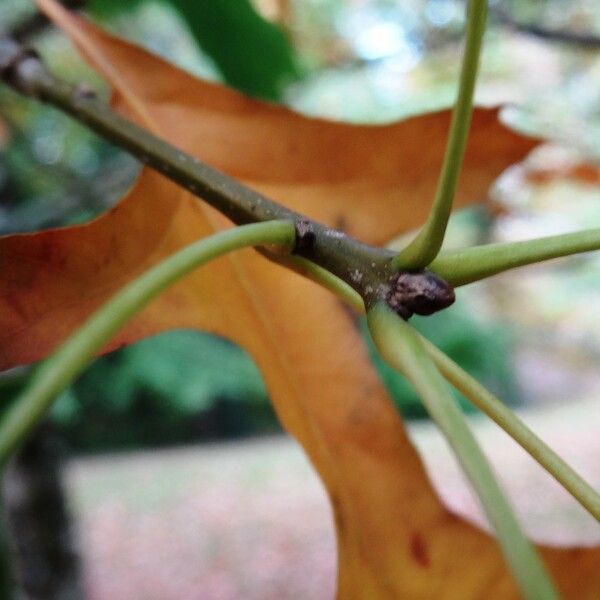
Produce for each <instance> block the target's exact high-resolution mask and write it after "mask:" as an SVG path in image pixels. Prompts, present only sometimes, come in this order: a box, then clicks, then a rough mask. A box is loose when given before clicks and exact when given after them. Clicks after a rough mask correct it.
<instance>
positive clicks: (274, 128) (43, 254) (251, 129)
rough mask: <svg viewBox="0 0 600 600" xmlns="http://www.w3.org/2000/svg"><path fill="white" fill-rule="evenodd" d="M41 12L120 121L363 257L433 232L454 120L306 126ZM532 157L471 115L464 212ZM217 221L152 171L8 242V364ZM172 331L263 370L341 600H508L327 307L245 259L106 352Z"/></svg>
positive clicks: (329, 303)
mask: <svg viewBox="0 0 600 600" xmlns="http://www.w3.org/2000/svg"><path fill="white" fill-rule="evenodd" d="M38 4H39V5H40V6H41V7H43V8H44V10H45V11H46V12H47V13H48V14H49V15H50V16H51V17H52V18H53V19H54V20H55V21H56V22H57V23H58V24H59V25H60V26H61V27H62V28H63V29H64V30H65V31H66V32H67V33H68V34H69V35H70V36H71V37H72V39H73V40H74V41H75V42H76V44H77V45H78V46H79V48H80V50H81V51H82V52H83V54H84V55H85V56H86V57H87V58H88V60H90V62H91V63H92V64H93V65H94V66H95V67H96V68H97V69H98V70H99V71H100V72H102V73H103V74H104V76H105V77H106V78H107V79H108V81H109V82H110V84H111V85H112V86H113V88H114V90H115V105H116V106H117V107H118V108H119V110H121V111H122V112H123V113H124V114H127V115H129V116H130V117H131V118H133V119H135V120H137V121H138V122H140V123H141V124H143V125H144V126H146V127H148V128H150V129H152V130H153V131H154V132H156V133H157V134H159V135H161V136H163V137H165V138H167V139H169V140H170V141H171V142H173V143H175V144H178V145H180V147H182V148H183V149H185V150H187V151H189V152H191V153H193V154H195V155H196V156H198V157H200V158H202V159H204V160H206V161H207V162H210V163H212V164H213V165H215V166H217V167H219V168H221V169H223V170H225V171H227V172H228V173H230V174H231V175H234V176H236V177H239V178H242V179H243V180H244V181H246V182H247V183H249V184H250V185H252V186H253V187H256V188H257V189H260V190H261V191H263V192H266V193H268V194H270V195H272V196H273V197H275V198H277V199H279V200H281V201H282V202H285V203H287V204H289V205H290V206H292V207H293V208H295V209H297V210H300V211H301V212H305V213H308V214H310V215H311V216H313V217H315V218H317V219H319V220H322V221H325V222H328V223H330V224H333V225H335V224H338V225H339V224H340V223H341V224H343V225H344V226H345V227H346V229H347V230H348V231H350V232H351V233H353V234H355V235H357V236H359V237H361V238H362V239H364V240H365V241H368V242H380V241H382V240H384V239H386V238H388V237H389V236H390V235H392V234H396V233H398V231H399V230H405V229H406V228H408V227H412V226H415V225H416V224H417V223H418V222H419V221H421V220H422V219H423V217H424V216H425V214H426V211H427V208H428V204H429V199H430V197H431V192H432V190H433V186H434V181H435V177H436V174H437V167H438V165H439V163H440V161H441V153H442V146H443V141H442V140H443V137H444V134H445V130H446V128H447V124H448V114H447V113H438V114H435V115H428V116H425V117H419V118H417V119H411V120H410V121H407V122H404V123H401V124H397V125H390V126H384V127H360V126H350V125H341V124H333V123H328V122H325V121H320V120H314V119H306V118H304V117H299V116H297V115H294V114H293V113H291V112H289V111H287V110H285V109H282V108H278V107H274V106H269V105H266V104H261V103H258V102H255V101H251V100H249V99H247V98H244V97H242V96H240V95H238V94H235V93H234V92H232V91H229V90H226V89H224V88H221V87H218V86H214V85H212V84H207V83H204V82H201V81H198V80H195V79H193V78H191V77H190V76H188V75H186V74H184V73H182V72H180V71H178V70H177V69H175V68H173V67H172V66H169V65H168V64H167V63H164V62H163V61H160V60H159V59H157V58H155V57H152V56H151V55H149V54H147V53H145V52H144V51H142V50H140V49H139V48H135V47H133V46H131V45H129V44H127V43H125V42H123V41H120V40H117V39H115V38H112V37H110V36H108V35H107V34H105V33H103V32H101V31H99V30H98V29H96V28H95V27H93V26H92V25H90V24H88V23H86V22H85V21H82V20H80V19H78V18H76V17H74V16H72V15H70V14H69V13H67V12H66V11H64V9H62V8H60V7H59V6H58V5H57V4H56V3H55V2H54V1H51V0H40V1H39V2H38ZM149 74H151V75H150V76H149ZM532 143H533V142H531V141H530V140H524V139H521V138H519V137H518V136H516V135H515V134H512V133H510V132H507V131H506V130H504V129H503V128H501V127H500V126H499V125H498V124H497V122H496V119H495V114H494V113H493V112H485V111H481V112H478V113H477V114H476V118H475V122H474V133H473V136H472V140H471V144H470V149H469V157H468V159H467V168H466V171H465V175H464V177H463V181H462V187H461V199H462V203H463V204H464V203H466V202H468V201H474V200H478V199H480V198H481V197H483V196H484V194H485V190H486V188H487V186H488V184H489V183H490V182H491V180H492V179H493V178H494V177H495V176H496V175H497V174H498V173H499V171H501V170H502V169H503V168H504V167H506V166H507V165H508V164H510V163H511V162H512V161H514V160H517V159H518V158H519V157H521V156H522V155H523V153H524V152H525V151H527V149H529V148H530V147H531V145H532ZM225 223H226V221H225V220H224V219H223V218H222V217H220V216H219V215H217V214H216V213H215V211H213V210H212V209H210V208H208V207H206V206H204V205H203V204H202V203H199V202H198V201H197V200H195V199H193V198H192V197H190V196H189V194H187V193H185V192H183V191H181V190H179V189H178V188H176V187H175V186H174V185H173V184H171V183H170V182H168V181H166V180H165V179H164V178H163V177H161V176H159V175H157V174H155V173H152V172H151V171H147V170H146V171H144V172H143V173H142V175H141V177H140V179H139V181H138V183H137V185H136V186H135V188H134V189H133V190H132V192H131V193H130V194H129V196H128V197H127V198H126V199H125V200H123V201H122V202H121V203H120V204H119V205H118V206H117V207H116V208H115V209H113V210H112V211H110V212H109V213H108V214H106V215H104V216H103V217H101V218H99V219H97V220H96V221H94V222H92V223H90V224H88V225H84V226H80V227H72V228H65V229H59V230H54V231H48V232H42V233H39V234H35V235H25V236H12V237H9V238H5V239H3V240H1V241H0V246H1V247H0V278H1V288H0V289H2V290H3V293H2V299H1V303H2V304H1V308H0V319H2V321H1V322H2V327H1V328H0V331H1V332H2V333H1V335H2V342H1V344H0V362H1V363H2V364H3V365H4V366H8V365H11V364H15V363H18V362H26V361H30V360H34V359H38V358H41V357H42V356H44V355H46V354H47V353H48V351H49V350H50V349H51V348H52V347H53V346H54V345H55V344H56V343H57V342H58V341H60V340H61V339H63V338H64V337H65V336H66V335H67V334H68V333H69V332H70V331H72V330H73V328H75V327H76V326H77V324H78V323H80V322H81V320H82V319H83V318H84V317H85V315H87V314H89V313H90V312H91V311H92V310H93V309H94V308H95V307H97V306H98V305H99V304H100V303H101V302H103V301H104V300H105V299H106V298H107V297H108V296H109V295H110V294H112V293H113V292H114V291H115V290H116V289H117V288H118V287H119V286H121V285H122V284H123V283H125V282H126V281H128V280H130V279H131V278H133V277H135V275H136V274H138V273H139V272H140V271H141V270H142V269H145V268H146V267H148V266H149V265H150V264H152V263H154V262H156V261H157V260H160V259H161V258H162V257H164V256H166V255H168V254H170V253H171V252H173V251H174V250H175V249H177V248H179V247H181V246H182V245H184V244H187V243H189V242H190V241H192V240H194V239H197V238H198V237H202V236H204V235H207V234H209V233H210V232H211V231H213V230H214V229H216V228H220V227H223V226H224V225H225ZM174 327H194V328H199V329H202V330H208V331H213V332H216V333H219V334H221V335H224V336H226V337H228V338H230V339H232V340H234V341H235V342H237V343H238V344H240V345H241V346H243V347H244V348H245V349H247V350H248V351H249V352H250V353H251V355H252V356H253V357H254V358H255V360H256V361H257V363H258V366H259V368H260V370H261V372H262V373H263V375H264V377H265V380H266V383H267V386H268V388H269V391H270V394H271V397H272V400H273V403H274V405H275V407H276V410H277V412H278V415H279V417H280V419H281V421H282V423H283V425H284V426H285V427H286V429H287V430H288V431H289V432H290V433H292V434H293V435H294V436H295V437H296V438H297V439H298V440H299V441H300V443H301V444H302V445H303V446H304V449H305V450H306V452H307V454H308V455H309V457H310V459H311V460H312V462H313V464H314V466H315V468H316V469H317V470H318V472H319V474H320V476H321V478H322V480H323V482H324V484H325V486H326V487H327V490H328V492H329V496H330V498H331V502H332V506H333V509H334V514H335V517H336V529H337V537H338V550H339V564H340V569H339V582H338V586H339V596H340V597H341V598H358V597H360V598H361V599H364V598H377V599H380V598H387V597H389V598H398V597H411V598H412V597H449V598H479V597H484V596H485V597H494V598H501V597H514V596H515V595H516V590H515V587H514V584H513V582H512V580H511V578H510V576H509V574H508V573H507V570H506V567H505V565H504V562H503V559H502V557H501V556H500V553H499V550H498V548H497V546H496V544H495V543H494V542H493V541H492V540H491V539H490V538H489V536H488V535H486V534H485V533H482V532H481V531H479V530H477V529H476V528H475V527H473V526H471V525H468V524H467V523H465V522H464V521H462V520H461V519H459V518H457V517H455V516H453V515H451V514H450V513H449V512H448V511H447V510H446V509H445V508H444V507H443V505H442V504H441V502H440V501H439V499H438V498H437V496H436V494H435V492H434V491H433V490H432V488H431V485H430V483H429V481H428V479H427V477H426V475H425V472H424V470H423V466H422V464H421V461H420V460H419V458H418V456H417V454H416V453H415V451H414V449H413V447H412V445H411V444H410V442H409V440H408V438H407V437H406V434H405V432H404V430H403V427H402V423H401V420H400V418H399V417H398V415H397V413H396V411H395V409H394V407H393V406H392V404H391V403H390V401H389V399H388V398H387V396H386V394H385V392H384V391H383V389H382V387H381V384H380V382H379V381H378V379H377V376H376V375H375V373H374V372H373V369H372V367H371V365H370V362H369V360H368V357H367V354H366V351H365V349H364V347H363V345H362V343H361V340H360V337H359V335H358V333H357V331H356V329H355V327H354V326H353V323H352V319H351V317H349V316H348V314H347V313H346V312H345V311H344V310H343V309H342V308H341V307H340V306H339V304H338V301H337V300H336V299H335V298H333V297H332V296H331V295H329V294H328V293H326V292H325V291H323V290H321V289H320V288H318V287H317V286H315V285H314V284H312V283H310V282H308V281H306V280H303V279H302V278H300V277H299V276H297V275H295V274H293V273H289V272H287V271H285V270H283V269H282V268H280V267H277V266H275V265H273V264H270V263H269V262H267V261H266V260H265V259H263V258H262V257H260V256H258V255H257V254H256V253H253V252H243V253H240V254H238V255H236V256H232V257H228V258H225V259H222V260H219V261H218V262H216V263H214V264H213V265H210V266H208V267H206V268H204V269H202V271H201V272H198V273H197V274H193V275H191V276H190V277H188V278H187V279H186V280H185V281H182V282H180V283H179V284H177V285H176V286H174V287H173V288H172V290H171V291H169V292H167V293H165V294H164V295H163V296H162V297H161V298H159V299H158V300H156V301H155V302H153V303H152V304H151V305H150V306H149V307H148V308H147V309H146V310H145V311H143V312H142V313H141V314H140V315H139V316H138V317H137V318H136V319H135V320H134V321H133V322H132V323H131V325H130V326H129V327H127V328H126V329H125V330H124V331H123V332H122V333H121V334H120V335H119V336H118V339H117V340H115V342H114V343H113V344H112V347H115V346H116V345H119V344H122V343H128V342H130V341H132V340H135V339H138V338H140V337H143V336H146V335H149V334H151V333H154V332H157V331H161V330H164V329H170V328H174ZM545 555H546V557H547V558H548V561H549V564H550V566H551V567H552V569H553V571H554V573H555V575H556V579H557V582H558V584H559V586H560V587H561V588H562V590H563V591H564V593H565V595H567V596H571V597H573V598H575V597H577V598H583V597H592V595H593V593H594V590H597V589H598V586H599V585H600V579H599V577H600V575H599V573H600V570H599V569H598V565H599V558H600V553H599V552H598V551H596V550H593V551H592V550H586V551H584V550H573V551H559V550H553V551H550V550H547V551H546V552H545Z"/></svg>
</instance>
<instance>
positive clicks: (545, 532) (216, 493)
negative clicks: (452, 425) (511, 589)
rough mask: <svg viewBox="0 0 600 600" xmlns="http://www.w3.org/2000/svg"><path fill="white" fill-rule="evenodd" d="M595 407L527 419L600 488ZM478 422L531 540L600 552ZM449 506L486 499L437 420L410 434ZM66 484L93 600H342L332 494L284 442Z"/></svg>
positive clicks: (153, 456) (209, 448)
mask: <svg viewBox="0 0 600 600" xmlns="http://www.w3.org/2000/svg"><path fill="white" fill-rule="evenodd" d="M598 408H599V406H598V403H597V401H596V400H593V401H581V402H573V403H571V404H570V405H563V406H562V407H559V406H557V407H554V408H550V409H549V408H544V409H541V408H539V407H538V408H535V409H529V410H528V411H522V412H521V416H522V417H523V418H524V419H525V420H526V421H527V422H528V423H529V424H530V426H532V427H533V428H534V429H535V430H536V432H537V433H538V434H539V435H541V436H542V437H543V438H544V439H545V440H546V441H547V442H548V443H550V444H551V445H552V446H553V447H555V448H556V449H558V450H560V451H561V453H562V454H563V456H564V457H565V458H566V459H567V460H568V461H569V462H570V463H571V464H572V465H573V466H575V467H576V468H577V469H578V470H579V472H580V473H581V474H582V475H584V476H585V477H587V478H588V480H589V481H590V482H591V483H592V484H593V485H595V486H596V487H600V461H598V456H600V437H599V436H598V435H597V423H598V416H599V413H598ZM474 427H475V429H476V432H477V435H478V437H479V439H480V440H481V442H482V444H483V446H484V448H485V449H486V451H487V453H488V455H489V456H490V458H491V459H492V461H493V463H494V465H495V467H496V470H497V472H498V473H500V475H501V476H502V479H503V481H504V483H505V485H506V488H507V489H508V491H509V493H510V495H511V497H512V498H513V501H514V504H515V505H516V506H517V509H518V512H519V514H520V515H521V517H522V519H523V521H524V523H525V526H526V528H527V530H528V532H529V533H530V534H531V535H532V536H533V537H535V538H536V539H537V540H539V541H544V542H549V543H559V542H563V543H567V544H568V543H570V544H573V543H578V542H579V543H586V544H598V543H600V527H599V526H598V525H597V523H595V522H594V521H593V519H592V518H591V517H589V516H588V515H586V514H585V513H584V511H583V510H582V509H580V508H579V507H578V506H577V505H576V504H575V502H574V501H572V500H571V499H570V498H569V497H568V496H567V495H566V493H564V492H563V491H562V489H561V488H560V487H559V486H558V485H557V484H556V483H555V482H554V481H553V480H552V479H551V478H550V477H549V476H548V475H546V473H545V472H543V471H541V470H540V469H539V468H538V467H537V465H536V463H534V462H533V460H532V459H530V458H529V457H528V456H526V455H525V454H524V452H523V451H522V450H520V448H518V447H516V445H515V444H514V442H512V440H510V439H509V438H508V437H507V436H506V435H505V434H503V433H502V432H498V431H497V428H496V427H495V426H493V425H492V424H490V423H488V422H487V421H486V420H484V419H482V418H475V419H474ZM410 431H411V435H412V436H413V439H414V440H415V442H416V444H417V446H418V447H419V448H420V449H421V451H422V452H423V453H424V454H425V456H426V462H427V465H428V467H429V468H430V470H431V472H432V473H434V481H435V483H436V486H437V488H438V490H440V492H441V493H442V495H443V497H444V498H445V500H446V502H447V503H448V505H449V506H450V507H451V508H452V509H453V510H455V511H456V512H459V513H461V514H465V515H470V518H472V519H473V518H474V519H475V520H476V521H478V522H480V523H481V522H482V517H481V516H480V515H479V514H478V512H477V506H476V502H475V500H474V498H473V496H472V495H471V493H470V492H469V491H468V489H467V487H466V485H465V483H464V481H463V480H462V477H461V475H460V474H459V472H458V470H457V467H456V465H455V464H454V462H453V460H452V458H451V457H450V456H449V454H448V451H447V449H446V447H445V445H444V443H443V441H442V440H441V439H440V438H439V435H438V434H437V432H436V431H435V430H434V429H433V427H432V426H431V424H429V423H427V422H420V423H417V424H412V425H411V426H410ZM67 482H68V489H69V495H70V500H71V505H72V510H73V513H74V516H75V517H76V519H77V523H78V525H77V532H78V535H79V539H80V547H81V550H82V554H83V557H84V569H85V585H86V591H87V597H88V598H90V600H107V599H111V600H237V599H242V598H243V599H244V600H288V599H289V600H291V599H294V600H296V599H302V600H313V599H314V600H322V599H327V598H332V597H333V594H334V585H335V583H334V581H335V544H334V539H333V529H332V525H331V519H330V510H329V506H328V504H327V499H326V496H325V493H324V491H323V489H322V487H321V485H320V483H319V481H318V480H317V478H316V476H315V475H314V474H313V472H312V471H311V468H310V466H309V464H308V463H307V461H306V459H305V458H304V456H303V454H302V452H301V451H300V450H299V448H298V447H297V446H296V445H295V444H294V442H292V441H291V440H289V439H287V438H284V437H273V438H267V439H259V440H251V441H243V442H235V443H228V444H215V445H203V446H196V447H191V448H184V449H174V450H160V451H154V452H139V453H134V454H122V455H113V456H108V457H97V458H86V459H78V460H75V461H73V462H72V463H70V465H69V467H68V470H67Z"/></svg>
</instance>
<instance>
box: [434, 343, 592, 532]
mask: <svg viewBox="0 0 600 600" xmlns="http://www.w3.org/2000/svg"><path fill="white" fill-rule="evenodd" d="M422 341H423V343H424V345H425V348H426V349H427V352H428V354H429V355H430V356H431V358H432V359H433V361H434V362H435V364H436V365H437V368H438V369H439V370H440V372H441V373H442V375H443V376H444V377H445V378H446V380H447V381H449V382H450V383H451V384H452V385H453V386H454V387H455V388H456V389H457V390H458V391H459V392H461V393H462V394H463V395H464V396H466V397H467V398H468V399H469V400H470V401H471V402H472V403H473V404H474V405H475V406H477V408H479V409H480V410H481V411H483V412H484V413H485V414H487V415H488V416H489V417H490V418H491V419H492V420H493V421H495V422H496V423H497V424H498V425H499V426H500V427H501V428H502V429H504V431H506V433H508V435H510V436H511V437H512V438H513V439H514V440H515V441H516V442H517V443H518V444H519V445H520V446H521V447H522V448H523V449H524V450H525V451H526V452H528V453H529V455H530V456H531V457H532V458H534V459H535V460H536V461H537V462H538V463H539V464H540V465H541V466H542V467H544V469H546V471H548V473H550V475H552V476H553V477H554V478H555V479H556V480H557V481H558V482H559V483H560V484H561V485H562V486H563V487H564V488H565V489H566V490H567V491H568V492H569V493H570V494H571V495H572V496H573V497H574V498H575V499H576V500H578V501H579V503H580V504H581V505H582V506H583V507H584V508H585V509H586V510H588V511H589V512H590V514H591V515H592V516H593V517H594V518H595V519H596V520H598V521H600V495H598V493H597V492H596V491H595V490H594V489H593V488H592V487H591V486H590V485H589V484H588V483H587V482H586V481H585V480H584V479H582V478H581V476H579V475H578V474H577V473H576V472H575V471H574V470H573V469H572V468H571V467H570V466H569V465H568V464H567V463H566V462H565V461H564V460H563V459H562V458H561V457H560V456H558V454H556V452H554V450H552V448H550V446H548V445H547V444H546V443H544V442H543V441H542V440H541V439H540V438H539V437H538V436H537V435H535V433H533V431H531V429H529V427H527V425H525V423H523V422H522V421H521V420H520V419H519V418H518V417H517V416H516V415H515V413H514V412H513V411H512V410H510V408H508V407H507V406H505V405H504V404H503V403H502V402H501V401H500V400H498V398H496V397H495V396H494V395H493V394H491V393H490V392H488V390H486V389H485V387H483V385H481V384H480V383H479V382H478V381H477V380H476V379H474V378H473V377H471V376H470V375H469V374H468V373H467V372H466V371H464V370H463V369H461V368H460V367H459V366H458V365H457V364H456V363H455V362H454V361H453V360H452V359H451V358H450V357H448V356H446V354H444V353H443V352H442V351H441V350H439V349H438V348H436V347H435V346H434V345H433V344H432V343H431V342H429V341H428V340H425V339H424V338H422Z"/></svg>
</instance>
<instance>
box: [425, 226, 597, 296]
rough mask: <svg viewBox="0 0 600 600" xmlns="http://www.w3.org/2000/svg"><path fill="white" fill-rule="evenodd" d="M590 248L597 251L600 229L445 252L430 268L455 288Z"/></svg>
mask: <svg viewBox="0 0 600 600" xmlns="http://www.w3.org/2000/svg"><path fill="white" fill-rule="evenodd" d="M592 250H600V229H588V230H584V231H577V232H575V233H565V234H562V235H553V236H549V237H543V238H538V239H535V240H526V241H522V242H507V243H504V244H487V245H485V246H475V247H473V248H465V249H464V250H456V251H452V252H446V253H442V254H440V255H439V256H438V257H437V258H436V259H435V260H434V261H433V262H432V263H431V264H430V265H429V268H430V269H431V270H432V271H434V272H435V273H437V274H438V275H439V276H440V277H443V278H444V279H445V280H446V281H447V282H448V283H450V284H451V285H453V286H454V287H458V286H460V285H466V284H467V283H473V282H474V281H479V280H480V279H485V278H486V277H491V276H492V275H496V274H498V273H502V272H503V271H508V270H509V269H515V268H516V267H523V266H525V265H530V264H533V263H539V262H542V261H546V260H551V259H553V258H560V257H562V256H570V255H572V254H578V253H581V252H590V251H592Z"/></svg>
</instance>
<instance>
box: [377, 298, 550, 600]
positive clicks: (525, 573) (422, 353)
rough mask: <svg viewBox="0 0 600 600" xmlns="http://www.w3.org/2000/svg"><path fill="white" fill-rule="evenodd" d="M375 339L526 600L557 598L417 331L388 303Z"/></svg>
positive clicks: (379, 314) (380, 307) (379, 310)
mask: <svg viewBox="0 0 600 600" xmlns="http://www.w3.org/2000/svg"><path fill="white" fill-rule="evenodd" d="M367 322H368V324H369V330H370V332H371V335H372V336H373V340H374V342H375V344H376V346H377V348H378V349H379V351H380V353H381V355H382V356H383V358H384V359H385V360H386V362H387V363H388V364H389V365H390V366H391V367H393V368H394V369H396V370H397V371H399V372H400V373H402V374H403V375H404V376H405V377H406V378H407V379H408V380H409V381H410V382H411V383H412V384H413V386H414V387H415V389H416V391H417V392H418V394H419V397H420V398H421V400H422V402H423V404H424V405H425V408H426V409H427V411H428V412H429V414H430V416H431V417H432V419H433V420H434V421H435V422H436V423H437V425H438V427H439V428H440V430H441V431H442V433H443V434H444V436H445V437H446V439H447V441H448V443H449V444H450V446H451V448H452V449H453V451H454V453H455V455H456V457H457V458H458V461H459V462H460V464H461V466H462V468H463V471H464V472H465V474H466V475H467V477H468V478H469V480H470V482H471V484H472V486H473V489H474V490H475V492H476V493H477V496H478V497H479V500H480V502H481V504H482V506H483V509H484V511H485V513H486V515H487V517H488V519H489V521H490V524H491V525H492V527H493V528H494V530H495V531H496V533H497V535H498V541H499V543H500V546H501V548H502V550H503V552H504V556H505V558H506V560H507V562H508V564H509V566H510V568H511V570H512V572H513V574H514V576H515V578H516V580H517V582H518V584H519V587H520V589H521V592H522V594H523V597H524V598H528V599H534V598H535V599H540V598H543V599H549V598H557V597H558V596H557V593H556V591H555V590H554V587H553V584H552V581H551V579H550V576H549V575H548V573H547V571H546V569H545V567H544V565H543V563H542V561H541V560H540V558H539V556H538V554H537V552H536V551H535V548H534V547H533V546H532V545H531V544H530V543H529V541H528V540H527V538H526V537H525V535H524V534H523V532H522V530H521V527H520V525H519V523H518V522H517V519H516V517H515V515H514V513H513V510H512V508H511V506H510V504H509V502H508V500H507V499H506V497H505V496H504V493H503V491H502V489H501V488H500V486H499V485H498V483H497V481H496V478H495V476H494V474H493V472H492V469H491V467H490V466H489V464H488V462H487V460H486V458H485V456H484V455H483V452H482V451H481V449H480V448H479V446H478V444H477V441H476V439H475V437H474V435H473V434H472V433H471V431H470V429H469V427H468V425H467V422H466V419H465V417H464V415H463V413H462V411H461V410H460V408H459V406H458V404H457V402H456V401H455V400H454V398H453V397H452V395H451V394H450V390H449V388H448V386H447V384H446V382H445V381H444V379H443V377H442V375H441V374H440V372H439V371H438V370H437V368H436V366H435V365H434V363H433V361H432V360H431V358H430V356H429V355H428V353H427V351H426V349H425V346H424V345H423V343H422V341H421V339H420V338H419V335H418V334H417V332H416V331H414V330H413V329H412V327H410V325H408V323H406V322H405V321H403V320H402V319H401V318H400V317H398V315H396V314H395V313H394V312H393V311H392V310H391V309H389V308H388V307H387V306H386V305H385V304H383V303H379V304H376V305H375V306H374V307H372V308H370V309H369V310H368V311H367Z"/></svg>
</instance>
